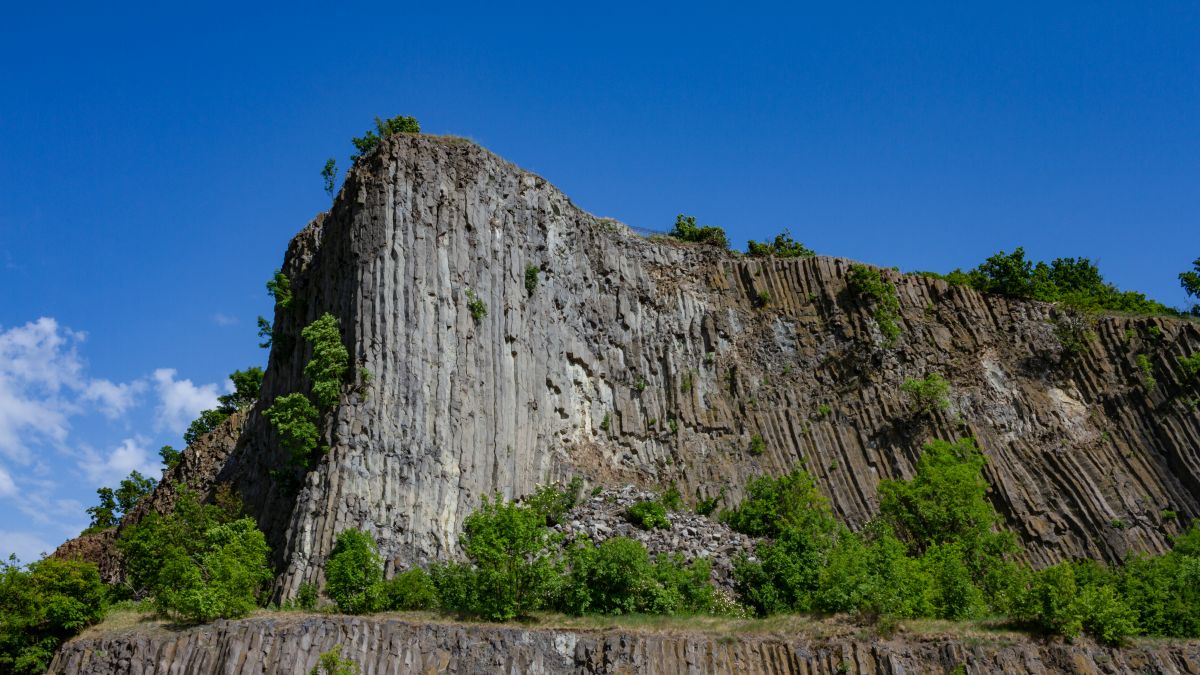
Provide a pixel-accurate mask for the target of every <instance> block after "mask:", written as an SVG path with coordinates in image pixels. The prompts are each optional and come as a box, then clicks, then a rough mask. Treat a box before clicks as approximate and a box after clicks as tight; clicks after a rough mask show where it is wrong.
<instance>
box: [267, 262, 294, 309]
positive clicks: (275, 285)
mask: <svg viewBox="0 0 1200 675" xmlns="http://www.w3.org/2000/svg"><path fill="white" fill-rule="evenodd" d="M267 293H269V294H270V295H271V297H272V298H274V299H275V304H276V305H278V306H279V307H280V308H281V309H287V308H288V307H290V306H291V305H292V280H291V279H288V277H287V275H286V274H284V273H283V272H281V271H279V270H275V274H273V275H271V278H270V279H269V280H267Z"/></svg>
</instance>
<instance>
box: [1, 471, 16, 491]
mask: <svg viewBox="0 0 1200 675" xmlns="http://www.w3.org/2000/svg"><path fill="white" fill-rule="evenodd" d="M16 494H17V484H16V483H14V482H13V479H12V476H10V475H9V473H8V470H7V469H5V468H4V467H3V466H0V497H15V496H16Z"/></svg>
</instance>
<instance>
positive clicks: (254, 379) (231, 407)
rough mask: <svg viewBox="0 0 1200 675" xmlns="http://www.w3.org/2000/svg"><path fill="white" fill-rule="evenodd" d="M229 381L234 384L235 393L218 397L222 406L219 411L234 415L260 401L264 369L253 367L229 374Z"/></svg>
mask: <svg viewBox="0 0 1200 675" xmlns="http://www.w3.org/2000/svg"><path fill="white" fill-rule="evenodd" d="M229 379H230V381H231V382H233V393H232V394H223V395H221V396H218V397H217V402H218V403H220V404H221V405H220V407H219V408H218V410H220V411H221V412H223V413H225V414H227V415H232V414H233V413H235V412H237V411H238V410H240V409H242V408H245V407H246V406H249V405H253V404H254V403H255V402H256V401H258V394H259V392H261V391H262V383H263V369H262V368H259V367H258V366H251V367H249V368H247V369H245V370H235V371H233V372H232V373H230V374H229Z"/></svg>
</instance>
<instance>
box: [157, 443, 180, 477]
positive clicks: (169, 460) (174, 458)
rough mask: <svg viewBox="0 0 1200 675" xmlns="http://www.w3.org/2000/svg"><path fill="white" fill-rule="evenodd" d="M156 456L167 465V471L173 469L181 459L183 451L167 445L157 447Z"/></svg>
mask: <svg viewBox="0 0 1200 675" xmlns="http://www.w3.org/2000/svg"><path fill="white" fill-rule="evenodd" d="M158 456H159V457H161V458H162V463H163V466H165V467H167V470H168V471H169V470H171V469H174V468H175V465H176V464H179V460H181V459H183V453H182V452H180V451H178V450H176V449H175V448H173V447H171V446H169V445H164V446H162V447H161V448H159V449H158Z"/></svg>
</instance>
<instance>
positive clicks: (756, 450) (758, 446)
mask: <svg viewBox="0 0 1200 675" xmlns="http://www.w3.org/2000/svg"><path fill="white" fill-rule="evenodd" d="M746 451H747V452H749V453H750V454H751V455H754V456H755V457H757V456H758V455H761V454H763V453H764V452H766V451H767V442H766V441H765V440H763V437H762V434H754V435H753V436H751V437H750V447H749V448H747V449H746Z"/></svg>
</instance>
